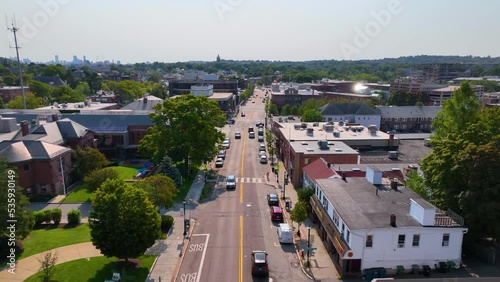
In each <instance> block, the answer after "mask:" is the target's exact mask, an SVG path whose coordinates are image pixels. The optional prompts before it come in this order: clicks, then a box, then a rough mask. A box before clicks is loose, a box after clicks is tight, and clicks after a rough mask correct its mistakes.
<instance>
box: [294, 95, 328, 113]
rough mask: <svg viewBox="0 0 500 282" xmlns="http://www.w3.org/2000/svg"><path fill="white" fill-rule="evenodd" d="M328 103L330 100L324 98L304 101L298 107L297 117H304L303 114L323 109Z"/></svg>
mask: <svg viewBox="0 0 500 282" xmlns="http://www.w3.org/2000/svg"><path fill="white" fill-rule="evenodd" d="M328 103H330V100H328V99H326V98H323V99H308V100H305V101H304V102H302V104H301V105H300V107H299V115H301V116H302V115H304V113H305V112H307V111H310V110H318V109H319V108H321V107H323V106H324V105H326V104H328Z"/></svg>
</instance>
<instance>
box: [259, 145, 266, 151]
mask: <svg viewBox="0 0 500 282" xmlns="http://www.w3.org/2000/svg"><path fill="white" fill-rule="evenodd" d="M261 151H264V152H265V151H266V145H264V144H259V152H261Z"/></svg>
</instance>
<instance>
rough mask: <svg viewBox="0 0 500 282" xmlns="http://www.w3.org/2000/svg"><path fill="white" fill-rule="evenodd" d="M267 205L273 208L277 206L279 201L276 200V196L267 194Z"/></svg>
mask: <svg viewBox="0 0 500 282" xmlns="http://www.w3.org/2000/svg"><path fill="white" fill-rule="evenodd" d="M267 204H268V205H269V206H270V207H274V206H276V207H277V206H279V205H280V204H279V199H278V195H276V194H267Z"/></svg>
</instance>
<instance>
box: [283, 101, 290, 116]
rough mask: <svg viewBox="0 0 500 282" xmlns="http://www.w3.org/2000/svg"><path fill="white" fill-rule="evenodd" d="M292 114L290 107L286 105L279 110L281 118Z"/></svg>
mask: <svg viewBox="0 0 500 282" xmlns="http://www.w3.org/2000/svg"><path fill="white" fill-rule="evenodd" d="M291 114H292V107H291V106H290V105H288V104H285V105H284V106H283V107H282V108H281V115H282V116H289V115H291Z"/></svg>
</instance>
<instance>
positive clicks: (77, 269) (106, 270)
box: [24, 256, 156, 282]
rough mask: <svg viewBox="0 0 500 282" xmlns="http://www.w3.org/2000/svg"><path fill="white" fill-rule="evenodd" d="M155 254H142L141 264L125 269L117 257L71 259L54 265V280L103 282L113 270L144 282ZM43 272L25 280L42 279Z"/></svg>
mask: <svg viewBox="0 0 500 282" xmlns="http://www.w3.org/2000/svg"><path fill="white" fill-rule="evenodd" d="M155 258H156V257H155V256H141V257H140V258H139V261H140V263H139V265H138V266H137V268H134V269H123V268H122V267H121V265H119V264H118V259H117V258H107V257H92V258H88V259H87V258H85V259H78V260H74V261H69V262H66V263H62V264H59V265H56V266H54V275H53V277H52V279H53V280H54V281H89V282H102V281H105V280H111V277H112V276H113V272H118V273H121V281H138V282H139V281H140V282H144V281H145V280H146V278H147V276H148V274H149V270H150V269H151V267H152V265H153V263H154V261H155ZM41 276H42V275H41V273H40V272H39V273H36V274H33V275H32V276H30V277H29V278H28V279H26V280H24V281H25V282H38V281H40V277H41Z"/></svg>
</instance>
